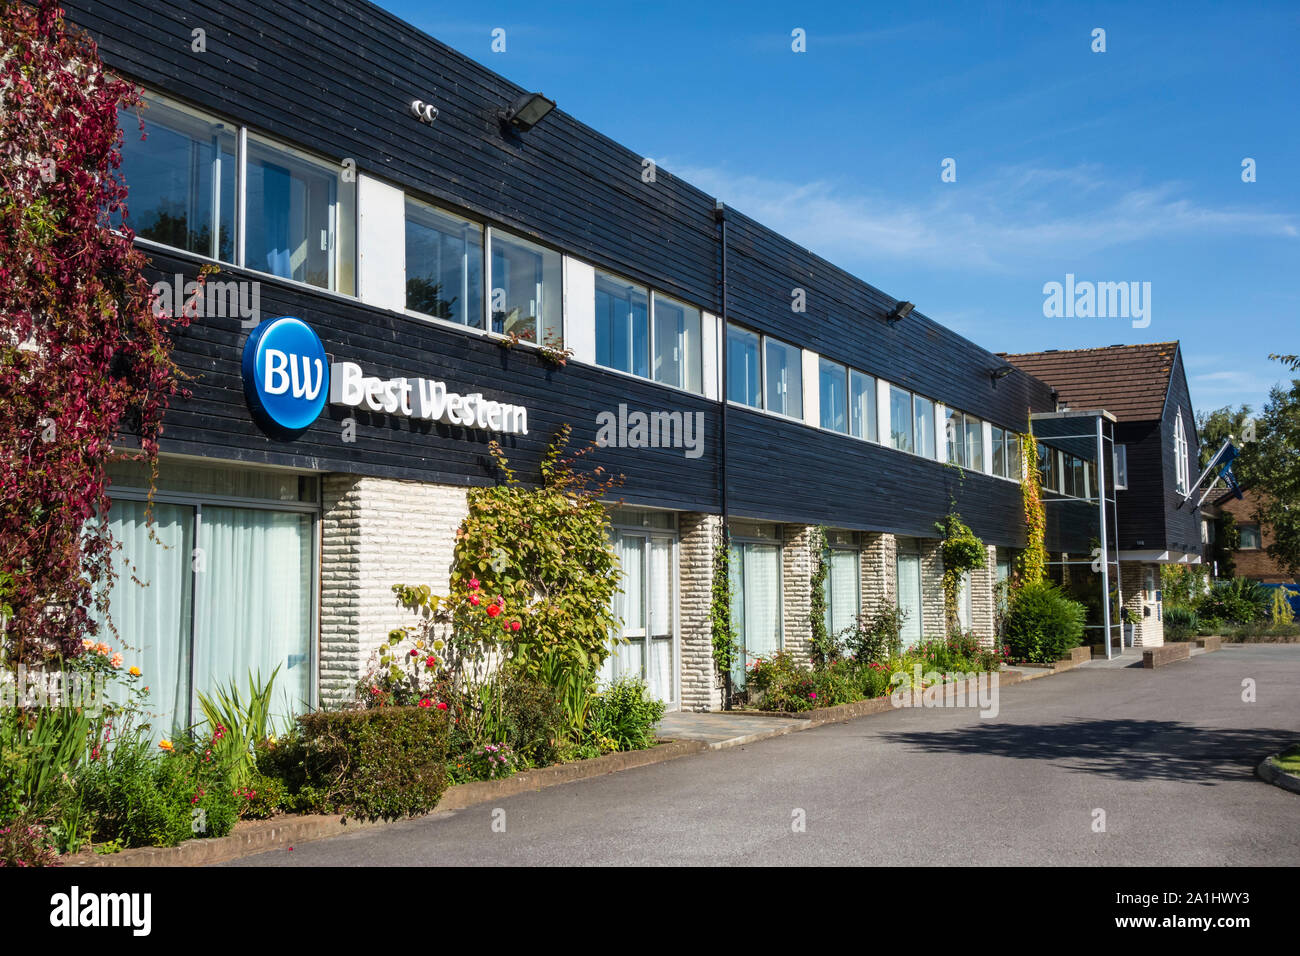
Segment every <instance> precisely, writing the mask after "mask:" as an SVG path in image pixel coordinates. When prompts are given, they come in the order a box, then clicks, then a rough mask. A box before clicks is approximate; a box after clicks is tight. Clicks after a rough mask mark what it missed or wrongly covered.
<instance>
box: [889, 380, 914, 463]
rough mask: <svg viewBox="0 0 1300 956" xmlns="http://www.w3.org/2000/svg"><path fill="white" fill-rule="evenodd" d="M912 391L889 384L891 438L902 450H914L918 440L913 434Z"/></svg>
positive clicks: (894, 444) (892, 442)
mask: <svg viewBox="0 0 1300 956" xmlns="http://www.w3.org/2000/svg"><path fill="white" fill-rule="evenodd" d="M914 425H915V423H914V422H913V421H912V393H911V392H909V391H907V389H904V388H899V387H898V386H897V385H891V386H889V440H890V444H892V445H893V446H894V447H895V448H897V449H899V450H900V451H912V450H914V449H915V448H916V442H915V440H914V436H913V434H912V430H913V427H914Z"/></svg>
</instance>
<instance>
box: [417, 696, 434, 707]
mask: <svg viewBox="0 0 1300 956" xmlns="http://www.w3.org/2000/svg"><path fill="white" fill-rule="evenodd" d="M420 706H421V707H432V706H433V702H432V701H431V700H429V698H427V697H426V698H424V699H423V700H422V701H420Z"/></svg>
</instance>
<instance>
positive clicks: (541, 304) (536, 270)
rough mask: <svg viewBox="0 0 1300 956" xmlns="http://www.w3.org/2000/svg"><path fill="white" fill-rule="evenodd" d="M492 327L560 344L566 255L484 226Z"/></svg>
mask: <svg viewBox="0 0 1300 956" xmlns="http://www.w3.org/2000/svg"><path fill="white" fill-rule="evenodd" d="M488 245H489V247H490V249H491V256H490V257H489V269H490V272H489V279H490V281H489V288H490V289H491V301H490V303H489V305H490V308H491V310H492V331H493V332H496V333H498V334H499V335H514V336H517V337H518V338H519V339H521V340H523V341H525V342H535V343H537V344H539V345H547V346H552V347H557V348H558V347H561V346H562V345H563V344H564V313H563V308H564V306H563V303H564V259H563V257H562V256H561V255H560V254H559V253H558V252H556V251H554V250H553V249H546V248H543V247H542V246H539V245H537V244H536V243H533V242H529V241H528V240H527V239H521V238H519V237H517V236H511V235H508V234H506V233H503V232H501V231H500V230H497V229H489V230H488Z"/></svg>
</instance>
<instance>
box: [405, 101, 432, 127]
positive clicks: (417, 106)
mask: <svg viewBox="0 0 1300 956" xmlns="http://www.w3.org/2000/svg"><path fill="white" fill-rule="evenodd" d="M411 115H412V116H414V117H415V118H416V119H418V120H419V121H420V122H421V123H428V124H430V125H432V123H433V121H434V120H436V119H437V118H438V107H436V106H434V105H433V104H432V103H426V102H424V101H423V100H411Z"/></svg>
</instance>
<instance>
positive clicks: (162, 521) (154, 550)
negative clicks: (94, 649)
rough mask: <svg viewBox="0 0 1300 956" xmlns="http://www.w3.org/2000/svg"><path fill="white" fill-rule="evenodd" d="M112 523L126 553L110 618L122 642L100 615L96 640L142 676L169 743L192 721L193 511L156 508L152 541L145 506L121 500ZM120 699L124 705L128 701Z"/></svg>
mask: <svg viewBox="0 0 1300 956" xmlns="http://www.w3.org/2000/svg"><path fill="white" fill-rule="evenodd" d="M108 517H109V527H110V529H111V531H112V534H113V540H114V541H116V542H117V543H119V544H121V546H122V547H121V550H119V551H117V552H116V553H115V554H114V556H113V563H114V569H115V570H116V571H117V580H116V581H115V582H114V584H113V588H112V590H111V591H110V592H109V602H110V603H109V616H110V617H111V619H112V622H113V625H114V626H115V627H116V628H117V634H118V636H116V637H115V636H114V635H113V633H112V631H111V630H110V629H109V627H108V624H107V622H106V621H105V619H104V617H103V616H102V615H97V616H96V618H97V620H98V621H99V622H100V629H99V634H98V636H97V638H96V640H97V641H100V642H102V643H104V644H107V645H109V646H110V647H111V648H112V649H113V650H114V651H120V652H121V654H122V658H123V663H122V667H123V669H124V670H125V669H126V668H129V667H138V668H140V672H141V677H140V680H139V682H138V684H137V686H139V687H148V688H149V694H148V697H147V698H146V700H145V709H146V711H147V712H148V713H149V714H150V715H151V727H152V730H153V736H154V737H155V738H161V737H164V736H169V735H170V734H171V732H172V727H173V724H174V723H181V724H184V723H185V721H186V720H187V718H188V712H187V703H188V701H189V692H190V687H189V631H190V601H191V599H192V595H191V591H190V552H191V551H192V550H193V547H194V544H193V541H194V509H193V508H190V507H187V506H181V505H169V504H155V505H154V506H153V520H154V529H153V530H154V535H153V536H152V537H151V536H150V534H149V528H148V526H147V525H146V524H145V505H144V502H142V501H128V500H125V499H118V500H116V501H114V502H113V505H112V508H111V509H110V510H109V516H108ZM137 582H138V583H137ZM116 697H117V699H118V701H119V702H121V695H120V694H119V695H116Z"/></svg>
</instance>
